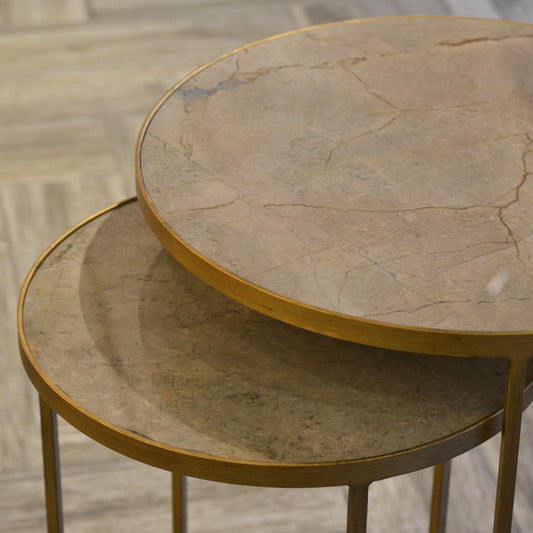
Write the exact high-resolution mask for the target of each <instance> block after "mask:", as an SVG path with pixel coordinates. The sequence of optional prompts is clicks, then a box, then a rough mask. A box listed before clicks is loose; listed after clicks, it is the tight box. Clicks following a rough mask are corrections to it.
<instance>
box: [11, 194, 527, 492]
mask: <svg viewBox="0 0 533 533" xmlns="http://www.w3.org/2000/svg"><path fill="white" fill-rule="evenodd" d="M132 242H135V246H131V243H132ZM22 298H23V300H22V302H23V306H22V308H21V315H20V320H21V322H20V335H21V337H20V338H21V348H22V350H21V353H22V356H23V361H24V363H25V365H26V369H27V371H28V373H29V375H30V377H31V378H32V380H33V381H34V384H35V385H36V387H37V388H38V390H39V392H40V393H41V394H42V395H43V397H44V398H45V399H46V400H47V402H49V403H50V405H51V406H52V407H54V409H56V410H57V411H58V413H59V414H60V415H62V416H63V417H65V418H66V419H67V420H68V421H71V422H72V423H74V425H76V426H78V427H81V428H82V429H83V430H84V431H86V432H87V433H88V434H89V435H91V436H93V437H94V438H97V439H104V440H103V442H104V443H105V444H107V445H110V446H111V447H113V446H115V447H116V446H117V443H119V444H120V443H121V442H126V446H125V447H124V448H119V451H123V453H126V454H134V453H138V454H139V455H134V456H135V457H136V458H141V459H142V460H145V461H146V462H150V463H151V464H152V463H153V464H155V465H156V466H161V467H165V468H168V469H172V468H179V469H181V470H183V473H185V474H188V475H197V476H198V477H207V478H209V479H215V480H221V481H232V482H237V483H239V482H245V479H246V478H243V477H242V473H243V471H246V472H248V474H250V472H251V473H252V474H253V477H250V478H248V480H253V483H251V484H258V485H261V484H267V485H268V484H272V485H276V484H278V485H282V486H283V485H287V486H292V485H294V486H300V485H301V486H306V485H320V484H324V485H328V484H343V483H349V482H350V481H353V479H355V478H354V476H358V477H357V479H358V480H359V481H361V480H362V479H363V480H364V479H365V476H367V480H371V479H377V478H379V477H380V476H382V477H387V476H390V475H394V474H398V473H401V472H406V471H410V470H414V469H416V468H422V467H423V466H428V465H431V464H433V463H435V462H439V461H443V460H445V459H447V458H449V457H450V456H452V455H456V454H458V453H462V452H463V451H465V450H467V449H469V448H471V447H473V446H474V445H476V444H479V443H480V442H482V441H483V440H485V439H487V438H488V437H489V436H490V435H492V434H494V433H495V432H496V431H498V430H499V428H500V423H501V421H500V420H499V418H498V417H497V416H496V414H497V412H498V410H499V409H501V406H502V403H503V399H502V398H503V391H504V387H505V368H506V366H505V362H504V361H502V360H497V359H488V360H487V359H481V358H479V359H476V358H448V357H439V356H432V357H428V356H423V355H416V354H409V353H400V352H392V351H388V350H383V349H379V348H373V347H368V346H362V345H357V344H353V343H351V342H346V341H341V340H338V339H332V338H330V337H326V336H323V335H319V334H315V333H311V332H308V331H304V330H302V329H299V328H296V327H293V326H290V325H287V324H284V323H282V322H280V321H278V320H275V319H272V318H270V317H267V316H265V315H263V314H260V313H257V312H255V311H253V310H250V309H249V308H247V307H245V306H243V305H241V304H239V303H237V302H235V301H233V300H231V299H229V298H227V297H225V296H224V295H222V294H220V293H219V292H217V291H216V290H214V289H212V288H210V287H208V286H207V285H206V284H204V283H203V282H202V281H200V280H199V279H198V278H197V277H195V276H194V275H192V274H191V273H190V272H188V271H187V270H186V269H184V268H183V267H182V266H181V265H179V263H178V262H177V261H175V260H174V258H173V257H172V256H170V254H169V253H168V252H167V251H166V250H165V249H164V248H162V246H161V245H160V243H159V242H158V241H157V240H156V238H155V237H154V236H153V234H152V233H151V231H150V230H149V229H148V227H147V226H146V224H145V221H144V219H143V217H142V215H141V212H140V210H139V208H138V205H137V203H136V202H132V203H128V204H125V205H122V206H120V207H117V208H114V209H112V210H110V211H108V212H106V213H104V214H102V215H100V216H98V217H97V218H95V219H93V220H92V221H90V222H88V223H86V224H84V225H82V226H81V227H79V228H78V229H76V230H75V231H73V232H72V233H71V234H70V235H69V236H67V237H66V238H65V239H63V240H61V241H60V242H59V243H57V244H56V246H55V247H54V248H53V249H52V250H51V251H50V252H49V254H48V255H46V256H45V257H43V258H42V259H41V261H40V262H39V263H38V264H37V267H36V270H35V271H34V272H32V274H31V276H30V278H29V281H28V283H27V284H26V285H25V287H24V290H23V293H22ZM531 370H533V368H532V369H531ZM530 380H531V372H530V377H529V378H528V383H529V382H530ZM530 393H531V391H530ZM530 393H529V394H528V396H527V399H526V404H527V403H529V401H531V396H532V395H531V394H530ZM105 439H107V440H105ZM141 445H142V446H145V448H143V450H144V455H142V454H141V453H140V452H138V451H137V452H136V450H138V448H139V446H141ZM146 450H148V452H147V451H146ZM158 461H159V462H158ZM215 463H216V465H218V467H217V466H216V465H215ZM204 464H206V465H207V467H208V468H206V469H205V470H202V468H201V467H202V465H204ZM198 465H200V466H198ZM228 465H229V466H228ZM264 465H266V466H267V470H268V468H274V469H275V468H276V467H286V468H287V470H284V471H283V472H282V475H279V476H278V477H275V476H273V475H272V474H271V473H270V472H265V471H264V469H262V467H263V466H264ZM229 467H231V468H229ZM254 468H255V470H254ZM308 471H312V472H313V475H314V477H313V478H311V477H309V475H308ZM302 472H303V473H302ZM252 474H250V475H252ZM372 476H373V478H372Z"/></svg>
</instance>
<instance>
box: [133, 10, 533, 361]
mask: <svg viewBox="0 0 533 533" xmlns="http://www.w3.org/2000/svg"><path fill="white" fill-rule="evenodd" d="M532 73H533V26H529V25H521V24H515V23H509V22H502V21H488V20H475V19H454V18H425V17H415V18H409V17H407V18H389V19H387V18H385V19H368V20H360V21H350V22H346V23H340V24H334V25H328V26H325V27H318V28H315V29H309V30H307V31H303V32H297V33H293V34H290V35H286V36H283V37H280V38H277V39H273V40H267V41H265V42H263V43H261V44H259V45H255V46H250V47H247V48H244V49H242V50H240V51H237V52H236V53H233V54H230V55H228V56H226V57H225V58H222V59H220V60H219V61H217V62H214V63H213V64H211V65H210V66H208V68H205V69H203V70H200V71H199V72H197V73H196V74H194V75H193V76H192V77H189V78H188V79H187V80H185V81H184V82H183V83H181V84H179V85H178V86H177V88H175V89H174V91H173V92H172V93H171V94H170V95H169V96H168V98H166V99H165V100H164V101H163V102H162V103H161V104H160V105H159V107H158V108H157V109H156V111H155V114H154V115H153V116H152V118H151V120H150V121H149V123H148V124H147V127H146V130H145V131H143V132H142V136H141V138H140V145H139V162H138V171H139V174H138V188H139V192H140V194H141V195H143V197H145V198H146V199H147V202H148V205H149V208H150V209H151V210H152V211H153V213H154V214H155V216H157V217H159V218H160V220H161V221H162V224H164V225H165V226H166V227H167V228H168V231H169V233H170V235H171V237H172V238H175V239H177V240H180V241H183V242H184V243H186V244H187V245H189V246H191V247H192V249H193V250H194V251H195V253H196V254H197V255H198V257H199V258H200V259H201V260H205V261H206V262H209V263H212V264H215V265H216V267H217V268H219V269H220V270H221V271H222V272H224V273H227V275H228V276H230V277H233V278H235V279H237V280H242V282H243V283H244V284H247V285H250V286H252V287H257V288H258V290H259V291H262V292H263V293H266V294H270V295H272V297H273V298H278V297H279V298H281V299H283V298H288V299H290V300H293V301H296V302H301V303H303V304H307V305H310V306H313V307H316V308H318V309H321V310H325V311H327V312H331V313H333V314H334V315H335V314H339V315H347V316H349V317H356V318H360V319H369V320H371V321H376V322H378V323H385V324H394V325H401V326H406V327H408V328H411V327H413V328H429V329H437V330H446V331H466V332H528V331H529V332H530V331H533V277H532V272H533V270H532V254H533V238H532V233H533V181H531V180H530V174H531V170H530V169H531V168H533V165H532V163H533V151H532V150H531V148H532V146H533V76H532ZM204 279H205V277H204ZM219 288H220V287H219ZM279 317H280V318H283V317H281V316H279ZM287 320H288V321H289V322H291V321H292V318H291V317H287ZM293 323H299V322H293ZM299 324H300V325H302V324H301V322H300V323H299ZM303 325H305V324H303ZM456 351H457V350H456Z"/></svg>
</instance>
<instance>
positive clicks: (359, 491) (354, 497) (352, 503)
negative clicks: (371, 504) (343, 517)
mask: <svg viewBox="0 0 533 533" xmlns="http://www.w3.org/2000/svg"><path fill="white" fill-rule="evenodd" d="M367 515H368V486H366V485H365V486H363V487H350V488H349V490H348V520H347V525H346V533H366V522H367Z"/></svg>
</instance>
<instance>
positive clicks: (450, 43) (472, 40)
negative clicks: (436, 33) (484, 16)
mask: <svg viewBox="0 0 533 533" xmlns="http://www.w3.org/2000/svg"><path fill="white" fill-rule="evenodd" d="M531 37H533V34H530V33H529V34H523V35H502V36H501V37H472V38H470V39H464V40H462V41H443V42H440V43H437V44H436V45H435V46H465V45H467V44H474V43H480V42H486V41H507V40H510V39H531Z"/></svg>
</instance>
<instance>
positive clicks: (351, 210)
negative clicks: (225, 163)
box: [263, 203, 495, 215]
mask: <svg viewBox="0 0 533 533" xmlns="http://www.w3.org/2000/svg"><path fill="white" fill-rule="evenodd" d="M263 207H266V208H276V207H280V208H283V207H305V208H309V209H329V210H330V211H338V212H340V213H390V214H392V215H394V214H398V213H412V212H416V211H426V210H448V211H466V210H468V209H484V208H487V209H490V208H495V206H491V205H468V206H464V207H451V206H444V205H443V206H424V207H411V208H406V209H362V208H355V207H354V208H348V207H335V206H329V205H312V204H305V203H280V204H263Z"/></svg>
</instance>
